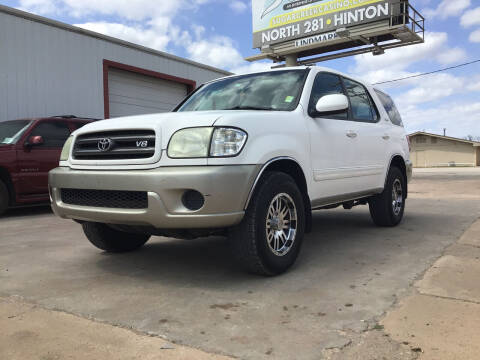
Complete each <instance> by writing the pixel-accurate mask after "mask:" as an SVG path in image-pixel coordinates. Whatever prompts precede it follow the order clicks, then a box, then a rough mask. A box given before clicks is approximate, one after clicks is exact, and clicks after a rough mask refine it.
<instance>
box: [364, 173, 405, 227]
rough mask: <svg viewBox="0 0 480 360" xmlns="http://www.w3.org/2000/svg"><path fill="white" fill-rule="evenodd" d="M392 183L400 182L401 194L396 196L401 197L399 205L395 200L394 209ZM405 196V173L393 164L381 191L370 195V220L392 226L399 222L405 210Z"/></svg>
mask: <svg viewBox="0 0 480 360" xmlns="http://www.w3.org/2000/svg"><path fill="white" fill-rule="evenodd" d="M394 184H395V185H398V184H400V186H401V190H402V193H401V196H400V195H399V196H398V198H400V197H401V199H402V203H401V205H400V206H398V202H395V204H396V205H397V207H396V209H394V206H395V205H394V193H393V192H394V191H393V187H394ZM397 194H398V191H397ZM406 196H407V181H406V178H405V175H404V174H403V172H402V171H401V170H400V169H399V168H397V167H395V166H393V167H391V168H390V170H389V172H388V176H387V181H386V184H385V189H384V190H383V192H382V193H381V194H378V195H375V196H373V197H371V198H370V200H369V207H370V215H371V216H372V220H373V222H374V223H375V225H377V226H384V227H393V226H397V225H398V224H400V222H401V221H402V219H403V214H404V212H405V201H406Z"/></svg>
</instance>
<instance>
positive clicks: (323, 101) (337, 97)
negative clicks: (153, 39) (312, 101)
mask: <svg viewBox="0 0 480 360" xmlns="http://www.w3.org/2000/svg"><path fill="white" fill-rule="evenodd" d="M348 107H349V104H348V98H347V97H346V96H345V95H342V94H331V95H325V96H322V97H321V98H320V99H319V100H318V102H317V105H316V106H315V110H316V112H317V115H324V114H335V113H341V112H344V111H346V110H348Z"/></svg>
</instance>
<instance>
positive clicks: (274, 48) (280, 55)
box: [246, 0, 425, 67]
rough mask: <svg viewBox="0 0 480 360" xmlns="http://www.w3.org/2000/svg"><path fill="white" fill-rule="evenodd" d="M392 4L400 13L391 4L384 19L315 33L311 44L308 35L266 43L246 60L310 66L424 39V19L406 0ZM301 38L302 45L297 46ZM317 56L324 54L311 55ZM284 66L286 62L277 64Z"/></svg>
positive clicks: (375, 53)
mask: <svg viewBox="0 0 480 360" xmlns="http://www.w3.org/2000/svg"><path fill="white" fill-rule="evenodd" d="M393 4H394V5H396V6H400V12H398V7H397V8H395V7H394V6H391V7H390V15H389V17H388V18H386V19H384V20H380V21H376V22H372V23H368V24H360V25H356V26H352V27H348V28H341V29H337V30H336V31H333V32H332V31H331V32H328V33H323V34H318V35H314V36H316V37H320V38H319V39H315V40H317V42H315V41H312V42H311V43H309V40H308V38H303V39H295V40H291V41H288V42H285V43H281V44H273V45H271V46H265V47H264V48H262V49H261V51H262V52H261V54H258V55H254V56H251V57H248V58H246V60H247V61H257V60H264V59H270V60H272V61H273V62H275V63H280V62H284V61H285V62H286V65H287V66H295V65H311V64H315V63H318V62H321V61H327V60H332V59H338V58H343V57H347V56H353V55H359V54H365V53H373V55H381V54H383V53H384V52H385V50H387V49H392V48H397V47H403V46H408V45H414V44H421V43H423V42H425V18H424V17H423V16H422V15H421V14H420V13H419V12H418V11H417V10H416V9H415V8H414V7H413V6H412V5H411V4H410V3H409V2H408V1H406V0H398V2H395V3H393ZM394 9H396V11H394ZM302 40H303V43H302ZM299 41H300V45H301V46H298V45H299ZM316 55H321V56H317V57H312V56H316ZM281 66H285V65H280V66H276V67H281Z"/></svg>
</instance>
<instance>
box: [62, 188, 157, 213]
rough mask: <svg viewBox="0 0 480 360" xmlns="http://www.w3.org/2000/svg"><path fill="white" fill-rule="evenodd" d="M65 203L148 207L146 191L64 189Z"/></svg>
mask: <svg viewBox="0 0 480 360" xmlns="http://www.w3.org/2000/svg"><path fill="white" fill-rule="evenodd" d="M61 194H62V201H63V202H64V203H65V204H70V205H79V206H91V207H103V208H113V209H147V208H148V198H147V193H146V192H145V191H111V190H81V189H62V190H61Z"/></svg>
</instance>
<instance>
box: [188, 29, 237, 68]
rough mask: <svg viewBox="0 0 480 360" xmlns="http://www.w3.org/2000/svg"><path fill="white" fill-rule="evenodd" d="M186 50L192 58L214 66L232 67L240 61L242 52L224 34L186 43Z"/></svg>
mask: <svg viewBox="0 0 480 360" xmlns="http://www.w3.org/2000/svg"><path fill="white" fill-rule="evenodd" d="M186 50H187V52H188V54H189V55H190V57H191V58H192V59H193V60H195V61H198V62H203V63H205V64H209V65H212V66H216V67H221V68H232V67H235V66H239V65H240V63H241V62H242V54H240V52H239V51H238V50H237V49H236V47H235V45H234V43H233V40H232V39H230V38H228V37H226V36H214V37H212V38H210V39H207V40H202V39H196V40H195V41H192V42H191V43H190V44H188V45H187V47H186Z"/></svg>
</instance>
